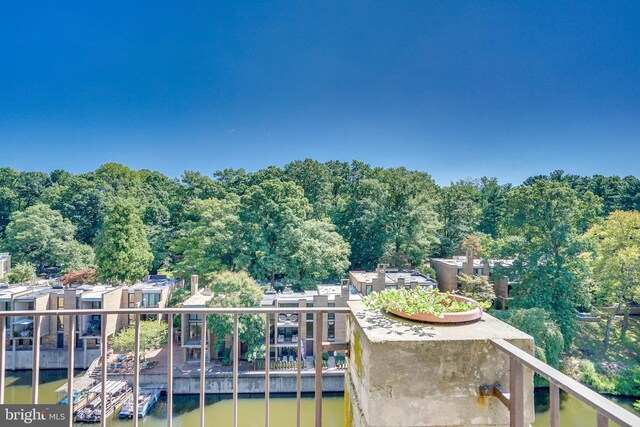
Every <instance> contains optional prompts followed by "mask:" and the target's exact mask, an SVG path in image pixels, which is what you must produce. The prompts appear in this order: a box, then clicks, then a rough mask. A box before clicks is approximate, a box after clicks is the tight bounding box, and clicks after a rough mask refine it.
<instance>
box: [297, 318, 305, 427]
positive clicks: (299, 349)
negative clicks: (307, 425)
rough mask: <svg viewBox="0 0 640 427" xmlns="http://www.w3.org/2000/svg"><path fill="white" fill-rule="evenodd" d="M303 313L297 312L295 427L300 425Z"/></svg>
mask: <svg viewBox="0 0 640 427" xmlns="http://www.w3.org/2000/svg"><path fill="white" fill-rule="evenodd" d="M302 319H303V313H300V312H298V352H297V357H296V360H297V361H298V363H297V364H296V368H297V373H296V427H300V420H301V410H300V400H301V399H302V334H301V327H300V325H301V324H303V322H302ZM306 323H307V319H306V316H305V317H304V324H305V325H306Z"/></svg>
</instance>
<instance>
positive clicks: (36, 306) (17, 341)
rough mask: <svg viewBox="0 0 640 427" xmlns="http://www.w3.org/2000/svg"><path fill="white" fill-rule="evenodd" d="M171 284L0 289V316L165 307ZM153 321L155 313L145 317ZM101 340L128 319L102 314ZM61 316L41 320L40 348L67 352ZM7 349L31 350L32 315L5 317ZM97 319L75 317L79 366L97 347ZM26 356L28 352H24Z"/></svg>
mask: <svg viewBox="0 0 640 427" xmlns="http://www.w3.org/2000/svg"><path fill="white" fill-rule="evenodd" d="M171 288H172V283H171V282H166V283H141V284H138V285H135V286H131V287H126V286H120V287H111V286H92V285H81V286H69V287H67V288H63V287H50V286H13V287H9V286H5V287H4V288H0V312H2V311H35V310H38V311H42V310H71V309H90V310H99V309H102V308H105V309H120V308H129V307H138V306H141V307H165V306H166V304H167V302H168V300H169V297H170V293H171ZM149 317H150V318H157V315H152V316H149ZM106 318H107V325H106V336H107V337H110V336H113V335H114V334H116V333H117V332H119V331H120V330H121V329H123V328H125V327H127V326H128V325H129V324H131V322H132V321H133V316H130V315H115V314H113V315H111V314H110V315H107V316H106ZM67 319H68V318H67V316H64V315H60V316H47V317H45V318H44V319H43V321H42V323H41V326H40V340H41V344H40V346H41V349H42V350H53V349H62V348H67V347H68V345H69V342H68V340H69V337H68V334H66V333H65V324H66V323H67ZM6 322H7V338H8V339H7V346H8V349H10V350H11V351H12V353H13V360H14V361H15V360H16V359H17V358H16V357H15V356H16V355H15V353H16V352H19V351H21V350H31V348H32V343H33V331H34V327H33V323H34V318H33V316H21V317H9V316H7V317H6ZM101 327H102V316H101V315H100V314H87V315H83V316H76V336H75V342H74V345H75V348H77V349H79V350H82V360H83V363H82V365H83V366H88V364H89V363H91V360H90V359H91V358H92V355H93V354H94V353H95V352H94V351H89V350H95V349H98V348H99V347H100V340H101V338H100V332H101ZM29 353H30V352H29Z"/></svg>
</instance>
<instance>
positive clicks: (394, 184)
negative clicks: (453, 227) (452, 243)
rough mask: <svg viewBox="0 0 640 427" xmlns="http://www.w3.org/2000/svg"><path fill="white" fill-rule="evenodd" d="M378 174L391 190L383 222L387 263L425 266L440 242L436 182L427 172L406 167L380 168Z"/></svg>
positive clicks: (376, 171)
mask: <svg viewBox="0 0 640 427" xmlns="http://www.w3.org/2000/svg"><path fill="white" fill-rule="evenodd" d="M375 175H376V176H377V177H378V179H379V180H380V181H381V182H383V183H385V184H386V185H387V189H388V191H387V193H386V195H387V197H386V200H385V201H384V207H385V210H384V219H383V220H384V222H385V223H386V224H387V227H386V229H387V233H386V238H387V242H386V248H385V260H387V261H388V260H392V262H391V264H394V265H395V266H397V267H409V266H422V265H423V264H424V262H425V260H426V258H427V256H428V255H429V254H430V253H431V251H432V249H433V248H434V246H435V245H436V243H438V236H437V231H438V228H439V227H440V223H439V222H438V217H437V213H436V211H435V201H436V193H437V187H436V184H435V182H434V181H433V179H431V177H430V176H429V175H428V174H427V173H425V172H417V171H409V170H407V169H405V168H403V167H401V168H389V169H381V168H377V169H375ZM394 261H395V262H394Z"/></svg>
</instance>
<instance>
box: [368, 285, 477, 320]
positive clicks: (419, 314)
mask: <svg viewBox="0 0 640 427" xmlns="http://www.w3.org/2000/svg"><path fill="white" fill-rule="evenodd" d="M363 301H364V304H365V305H366V306H367V308H369V309H374V310H375V309H380V308H382V309H384V310H385V311H386V312H388V313H392V314H395V315H396V316H400V317H404V318H406V319H410V320H417V321H421V322H429V323H462V322H471V321H474V320H478V319H480V317H481V316H482V309H481V308H480V306H479V304H478V303H477V302H476V301H474V300H472V299H470V298H466V297H463V296H460V295H454V294H450V293H440V292H439V291H438V290H437V289H434V290H427V289H424V288H422V287H417V288H415V289H404V288H403V289H385V290H383V291H381V292H376V293H373V294H371V295H369V296H366V297H365V298H364V299H363Z"/></svg>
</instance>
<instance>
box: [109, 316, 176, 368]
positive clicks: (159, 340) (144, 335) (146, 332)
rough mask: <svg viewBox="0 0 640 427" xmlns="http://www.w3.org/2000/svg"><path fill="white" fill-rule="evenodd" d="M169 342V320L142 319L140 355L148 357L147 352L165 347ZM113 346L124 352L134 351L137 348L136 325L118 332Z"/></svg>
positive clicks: (144, 357) (143, 357)
mask: <svg viewBox="0 0 640 427" xmlns="http://www.w3.org/2000/svg"><path fill="white" fill-rule="evenodd" d="M166 344H167V322H162V321H157V320H142V321H140V355H141V356H142V359H143V360H145V359H146V355H147V352H148V351H150V350H156V349H159V348H162V347H164V346H165V345H166ZM112 345H113V348H114V349H115V350H116V351H119V352H122V353H133V352H134V351H135V349H136V330H135V327H134V326H130V327H128V328H126V329H123V330H121V331H120V332H118V333H117V334H116V335H115V336H114V337H113V341H112Z"/></svg>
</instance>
